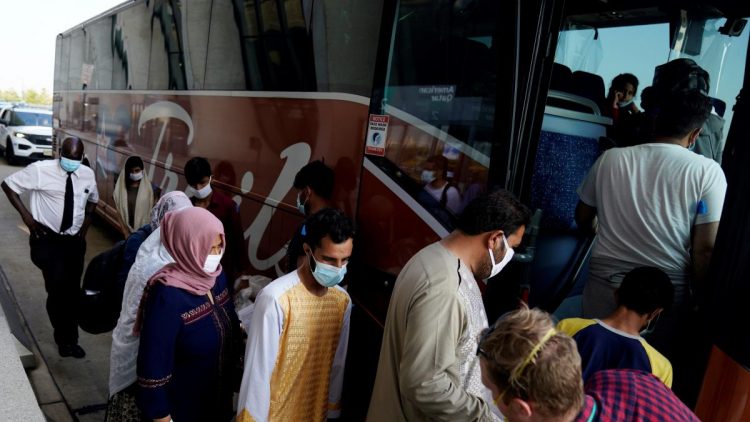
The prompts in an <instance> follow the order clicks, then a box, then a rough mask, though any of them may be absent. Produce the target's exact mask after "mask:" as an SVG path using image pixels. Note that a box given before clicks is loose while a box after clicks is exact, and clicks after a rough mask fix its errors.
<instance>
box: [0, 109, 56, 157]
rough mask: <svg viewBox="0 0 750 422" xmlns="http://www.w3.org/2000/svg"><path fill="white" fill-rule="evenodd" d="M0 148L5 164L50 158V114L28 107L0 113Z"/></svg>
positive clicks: (5, 110) (49, 112)
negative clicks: (3, 152) (3, 154)
mask: <svg viewBox="0 0 750 422" xmlns="http://www.w3.org/2000/svg"><path fill="white" fill-rule="evenodd" d="M0 149H3V150H4V151H5V159H6V160H7V161H8V164H16V163H17V162H19V161H21V160H24V161H32V160H42V159H45V158H52V112H51V111H49V110H44V109H38V108H30V107H11V108H6V109H4V110H2V112H0Z"/></svg>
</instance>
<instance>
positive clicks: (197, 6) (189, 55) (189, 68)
mask: <svg viewBox="0 0 750 422" xmlns="http://www.w3.org/2000/svg"><path fill="white" fill-rule="evenodd" d="M211 3H213V2H212V1H211V0H193V1H191V2H185V3H180V13H181V18H182V21H183V22H184V26H183V28H182V34H183V36H182V40H183V42H184V43H185V46H184V51H183V55H184V57H183V60H184V61H185V79H186V84H187V89H196V90H199V89H203V81H204V79H205V74H206V53H207V52H206V48H207V47H208V28H209V21H208V19H206V16H209V15H210V14H211Z"/></svg>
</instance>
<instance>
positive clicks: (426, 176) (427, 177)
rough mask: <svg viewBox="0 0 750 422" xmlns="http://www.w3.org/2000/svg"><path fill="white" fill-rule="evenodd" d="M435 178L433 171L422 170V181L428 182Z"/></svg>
mask: <svg viewBox="0 0 750 422" xmlns="http://www.w3.org/2000/svg"><path fill="white" fill-rule="evenodd" d="M433 180H435V171H433V170H422V181H423V182H424V183H430V182H432V181H433Z"/></svg>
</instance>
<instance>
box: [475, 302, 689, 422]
mask: <svg viewBox="0 0 750 422" xmlns="http://www.w3.org/2000/svg"><path fill="white" fill-rule="evenodd" d="M475 353H476V354H477V355H478V356H479V361H480V366H481V368H482V382H484V384H485V385H486V386H487V388H489V389H490V391H492V397H493V398H494V401H495V403H497V405H498V407H499V408H500V410H501V412H502V413H503V415H504V416H505V418H506V420H507V421H509V422H605V421H617V422H637V421H645V420H663V421H680V422H698V418H697V417H696V416H695V414H693V412H691V411H690V409H689V408H688V407H687V406H685V404H683V403H682V402H681V401H680V399H678V398H677V396H675V395H674V393H673V392H672V391H671V390H670V389H669V388H668V387H667V386H666V385H664V383H662V382H661V381H659V380H658V379H657V378H656V377H654V376H653V375H651V374H649V373H648V372H644V371H639V370H633V369H607V370H602V371H599V372H596V373H594V375H593V376H592V377H591V378H590V379H589V380H588V381H587V382H586V384H585V387H584V384H583V382H582V378H581V357H580V356H579V354H578V350H577V348H576V344H575V342H574V341H573V339H571V338H570V337H569V336H568V335H566V334H565V333H561V332H559V331H557V330H556V329H555V326H554V323H553V321H552V318H550V316H549V314H547V313H546V312H543V311H540V310H538V309H528V308H521V309H518V310H515V311H512V312H510V313H508V314H506V315H504V316H502V317H501V318H500V319H499V320H498V321H497V322H496V323H495V324H494V325H493V327H492V328H490V329H488V330H486V331H485V333H484V334H483V335H482V338H481V339H480V340H479V347H478V348H477V349H476V351H475Z"/></svg>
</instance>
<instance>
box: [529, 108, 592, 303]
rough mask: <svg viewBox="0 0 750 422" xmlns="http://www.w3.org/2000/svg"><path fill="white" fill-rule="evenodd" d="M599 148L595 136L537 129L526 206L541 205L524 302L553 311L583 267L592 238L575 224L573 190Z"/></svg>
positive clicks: (574, 194)
mask: <svg viewBox="0 0 750 422" xmlns="http://www.w3.org/2000/svg"><path fill="white" fill-rule="evenodd" d="M545 118H547V116H546V115H545ZM570 124H571V125H573V126H574V125H576V124H578V123H577V122H576V121H575V120H571V121H570ZM602 130H604V127H602ZM572 131H573V132H575V129H573V130H572ZM602 150H603V148H602V146H601V145H600V141H599V138H598V137H589V136H577V135H569V134H563V133H557V132H553V131H548V130H544V128H543V129H542V133H541V137H540V140H539V145H538V148H537V155H536V160H535V163H534V171H533V175H532V181H531V206H532V208H533V209H541V210H542V220H541V223H540V231H539V236H538V238H537V240H536V251H535V255H534V260H533V262H532V263H531V269H530V272H529V280H528V284H529V289H530V292H529V306H532V307H533V306H538V307H540V308H542V309H545V310H548V311H550V312H552V311H554V310H555V309H556V308H557V306H558V305H559V304H560V303H561V302H562V300H563V299H565V297H566V296H568V295H569V294H570V293H571V290H572V289H573V288H574V287H575V286H576V285H578V284H579V283H578V282H579V281H580V280H581V278H580V276H581V274H582V273H585V272H586V271H587V269H586V268H585V267H586V263H587V262H588V261H587V257H588V256H589V252H590V247H591V244H592V242H593V239H592V238H590V237H586V236H583V235H581V234H580V232H579V231H578V228H577V226H576V224H575V218H574V216H575V208H576V205H577V203H578V194H577V193H576V190H577V188H578V185H579V184H580V183H581V182H582V181H583V179H584V177H585V176H586V174H587V173H588V171H589V169H590V168H591V166H592V165H593V164H594V162H595V161H596V159H597V158H598V157H599V155H600V154H601V152H602Z"/></svg>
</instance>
